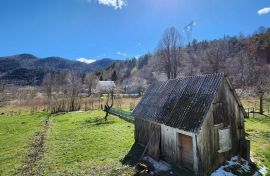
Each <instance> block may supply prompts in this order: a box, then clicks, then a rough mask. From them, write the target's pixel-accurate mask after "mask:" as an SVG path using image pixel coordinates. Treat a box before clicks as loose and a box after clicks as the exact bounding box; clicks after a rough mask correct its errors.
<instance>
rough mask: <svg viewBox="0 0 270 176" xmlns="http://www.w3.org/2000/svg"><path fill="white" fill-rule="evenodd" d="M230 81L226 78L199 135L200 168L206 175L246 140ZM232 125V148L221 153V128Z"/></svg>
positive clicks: (241, 118)
mask: <svg viewBox="0 0 270 176" xmlns="http://www.w3.org/2000/svg"><path fill="white" fill-rule="evenodd" d="M232 91H233V90H231V88H230V86H229V84H228V82H227V80H226V79H224V81H223V83H222V85H221V87H220V89H219V91H218V93H217V95H216V97H215V98H214V101H213V104H212V105H211V107H210V109H209V111H208V113H207V115H206V117H205V120H204V122H203V125H202V127H201V130H200V133H199V136H198V145H199V146H198V148H199V153H200V159H199V160H200V162H199V169H200V172H203V173H204V175H209V173H210V172H211V171H213V170H214V169H216V168H217V167H218V166H219V165H220V164H222V163H223V162H224V161H225V160H227V159H229V158H230V157H231V156H233V155H236V154H237V153H238V152H239V143H240V140H244V138H245V134H244V127H243V123H242V122H243V119H244V114H243V113H242V111H241V109H240V107H239V105H238V103H237V100H236V99H235V96H234V94H233V92H232ZM228 126H230V130H231V142H232V148H231V150H229V151H227V152H223V153H219V152H218V151H219V134H218V130H219V129H220V128H224V127H228Z"/></svg>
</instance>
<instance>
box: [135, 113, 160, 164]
mask: <svg viewBox="0 0 270 176" xmlns="http://www.w3.org/2000/svg"><path fill="white" fill-rule="evenodd" d="M160 133H161V127H160V125H159V124H157V123H154V122H150V121H147V120H144V119H141V118H135V141H136V143H138V144H141V145H143V146H146V145H147V144H148V142H149V144H148V145H149V147H148V149H147V153H148V154H149V155H150V156H152V157H153V158H155V159H159V157H160V139H161V136H160V135H161V134H160Z"/></svg>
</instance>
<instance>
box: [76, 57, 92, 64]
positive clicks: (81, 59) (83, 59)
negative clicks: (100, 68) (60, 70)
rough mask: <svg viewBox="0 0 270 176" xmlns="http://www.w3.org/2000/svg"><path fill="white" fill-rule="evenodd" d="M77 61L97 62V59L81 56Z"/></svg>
mask: <svg viewBox="0 0 270 176" xmlns="http://www.w3.org/2000/svg"><path fill="white" fill-rule="evenodd" d="M77 61H79V62H83V63H86V64H91V63H93V62H96V60H93V59H86V58H79V59H77Z"/></svg>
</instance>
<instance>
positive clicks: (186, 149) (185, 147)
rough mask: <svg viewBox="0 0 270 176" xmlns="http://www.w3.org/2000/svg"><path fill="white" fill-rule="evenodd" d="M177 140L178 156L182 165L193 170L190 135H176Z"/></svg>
mask: <svg viewBox="0 0 270 176" xmlns="http://www.w3.org/2000/svg"><path fill="white" fill-rule="evenodd" d="M178 140H179V144H180V145H179V154H180V156H179V158H180V162H181V163H182V164H183V166H184V167H186V168H188V169H190V170H193V162H194V161H193V160H194V156H193V144H192V137H191V136H187V135H184V134H179V135H178Z"/></svg>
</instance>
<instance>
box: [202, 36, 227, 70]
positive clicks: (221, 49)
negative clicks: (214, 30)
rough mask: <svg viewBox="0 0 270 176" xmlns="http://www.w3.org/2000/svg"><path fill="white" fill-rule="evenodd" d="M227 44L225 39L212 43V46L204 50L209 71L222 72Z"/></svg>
mask: <svg viewBox="0 0 270 176" xmlns="http://www.w3.org/2000/svg"><path fill="white" fill-rule="evenodd" d="M227 47H228V45H227V42H226V41H225V40H223V41H217V42H214V43H213V46H212V47H211V48H209V49H208V50H207V51H206V59H207V60H208V64H209V65H208V66H209V71H210V73H218V72H223V71H224V70H225V62H226V59H227V58H228V48H227Z"/></svg>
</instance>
